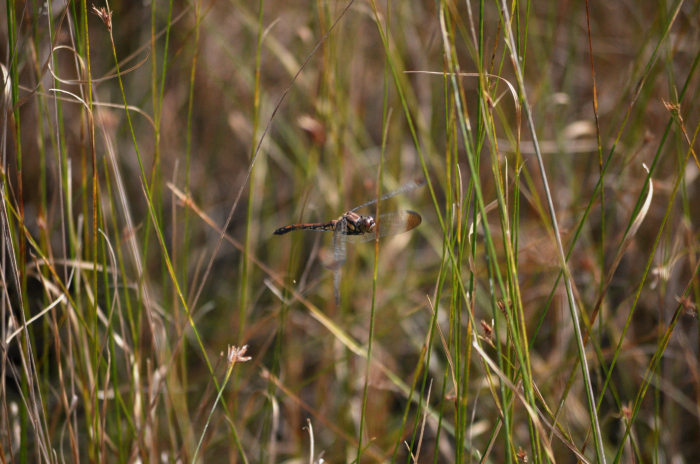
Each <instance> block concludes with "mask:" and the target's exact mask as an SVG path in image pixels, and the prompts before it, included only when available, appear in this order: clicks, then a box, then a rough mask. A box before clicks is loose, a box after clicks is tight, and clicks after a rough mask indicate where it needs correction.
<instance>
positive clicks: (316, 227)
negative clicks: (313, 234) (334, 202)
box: [274, 221, 338, 235]
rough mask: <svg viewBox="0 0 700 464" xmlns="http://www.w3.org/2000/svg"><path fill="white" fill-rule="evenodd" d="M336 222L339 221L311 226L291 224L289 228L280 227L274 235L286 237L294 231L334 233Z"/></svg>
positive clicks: (317, 223) (311, 224)
mask: <svg viewBox="0 0 700 464" xmlns="http://www.w3.org/2000/svg"><path fill="white" fill-rule="evenodd" d="M336 222H338V221H330V222H314V223H310V224H290V225H288V226H284V227H280V228H279V229H277V230H276V231H275V232H274V234H275V235H284V234H286V233H287V232H291V231H293V230H324V231H327V232H333V231H334V230H335V224H336Z"/></svg>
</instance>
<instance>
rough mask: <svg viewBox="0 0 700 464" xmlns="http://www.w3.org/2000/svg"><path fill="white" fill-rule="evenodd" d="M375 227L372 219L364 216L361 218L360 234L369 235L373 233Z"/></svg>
mask: <svg viewBox="0 0 700 464" xmlns="http://www.w3.org/2000/svg"><path fill="white" fill-rule="evenodd" d="M376 226H377V224H376V223H375V222H374V218H373V217H371V216H366V217H363V218H362V220H361V221H360V229H362V232H364V233H366V234H367V233H370V232H374V228H375V227H376Z"/></svg>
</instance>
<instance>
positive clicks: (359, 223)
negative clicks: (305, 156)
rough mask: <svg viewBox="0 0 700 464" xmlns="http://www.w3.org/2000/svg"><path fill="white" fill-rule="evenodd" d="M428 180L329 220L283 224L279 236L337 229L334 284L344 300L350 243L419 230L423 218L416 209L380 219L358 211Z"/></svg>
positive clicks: (387, 215)
mask: <svg viewBox="0 0 700 464" xmlns="http://www.w3.org/2000/svg"><path fill="white" fill-rule="evenodd" d="M425 183H426V182H425V180H418V181H415V180H414V181H410V182H408V183H406V184H404V185H402V186H401V187H399V188H397V189H396V190H393V191H391V192H389V193H386V194H384V195H382V197H381V198H380V199H379V200H377V199H374V200H370V201H368V202H367V203H363V204H361V205H360V206H357V207H355V208H353V209H351V210H350V211H348V212H347V213H345V214H343V215H342V216H340V217H339V218H338V219H334V220H332V221H328V222H314V223H308V224H290V225H288V226H285V227H280V228H279V229H277V230H276V231H275V232H274V233H275V235H284V234H286V233H288V232H291V231H293V230H316V231H321V232H333V252H334V261H333V263H332V264H331V265H330V266H329V268H330V269H331V270H332V271H333V285H334V287H335V301H336V304H339V303H340V279H341V277H342V271H341V266H343V264H345V261H346V259H347V249H346V243H347V242H350V243H358V242H369V241H370V240H376V239H377V237H384V236H385V235H396V234H401V233H404V232H408V231H409V230H412V229H415V228H416V227H418V226H419V225H420V223H421V222H422V221H423V219H422V218H421V217H420V214H418V213H416V212H415V211H395V212H392V213H384V214H380V215H379V218H378V220H376V219H375V218H374V217H373V216H363V215H360V214H357V213H356V212H355V211H357V210H359V209H362V208H365V207H367V206H371V205H373V204H375V203H376V202H377V201H383V200H386V199H388V198H391V197H395V196H396V195H401V194H403V193H406V192H410V191H411V190H414V189H417V188H419V187H422V186H424V185H425Z"/></svg>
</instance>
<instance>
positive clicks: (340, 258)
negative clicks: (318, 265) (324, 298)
mask: <svg viewBox="0 0 700 464" xmlns="http://www.w3.org/2000/svg"><path fill="white" fill-rule="evenodd" d="M347 229H348V223H347V220H346V219H345V218H343V219H341V220H340V221H338V223H337V224H336V227H335V232H334V233H333V257H334V258H335V261H334V262H333V264H332V266H331V271H333V287H334V289H335V303H336V305H338V306H340V278H341V277H342V275H343V264H345V261H346V260H347V250H346V244H345V239H346V238H347V235H345V233H346V232H347Z"/></svg>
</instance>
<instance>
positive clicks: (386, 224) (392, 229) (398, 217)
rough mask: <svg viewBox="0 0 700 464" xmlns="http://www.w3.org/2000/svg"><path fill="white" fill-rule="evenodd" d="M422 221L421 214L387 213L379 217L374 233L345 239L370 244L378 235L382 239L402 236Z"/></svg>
mask: <svg viewBox="0 0 700 464" xmlns="http://www.w3.org/2000/svg"><path fill="white" fill-rule="evenodd" d="M422 221H423V219H422V218H421V217H420V214H418V213H416V212H415V211H397V212H394V213H386V214H382V215H381V216H379V221H378V222H379V224H377V229H376V230H375V231H374V232H372V233H370V234H364V235H348V236H346V238H345V239H346V241H348V242H352V243H357V242H369V241H370V240H374V239H376V238H377V233H378V234H379V236H380V237H384V236H385V235H396V234H402V233H404V232H408V231H409V230H411V229H415V228H416V227H418V225H420V223H421V222H422Z"/></svg>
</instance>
